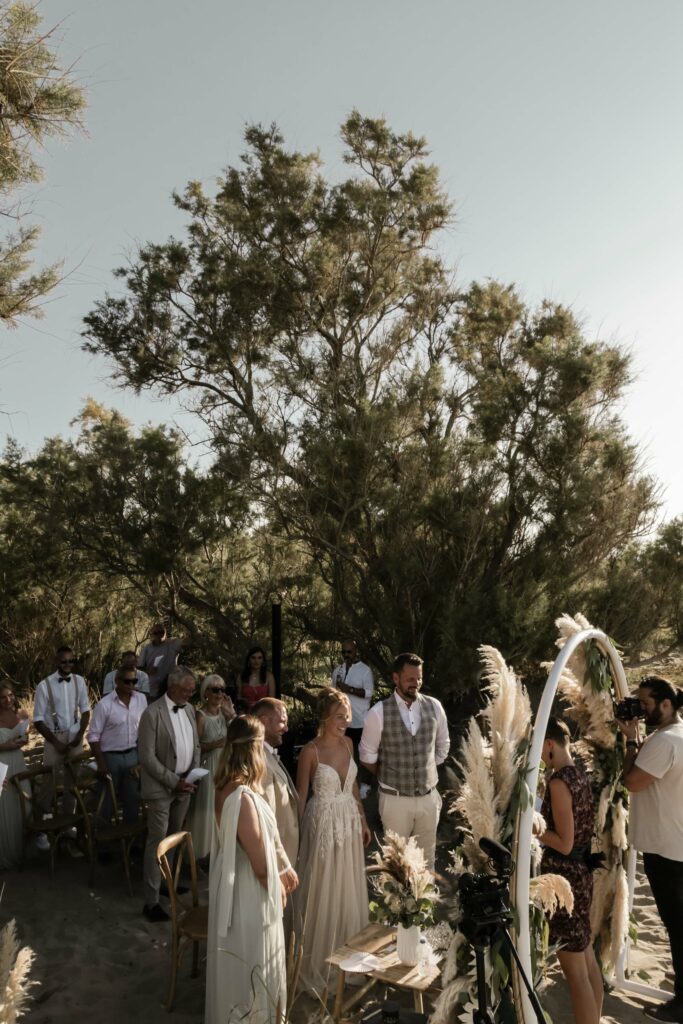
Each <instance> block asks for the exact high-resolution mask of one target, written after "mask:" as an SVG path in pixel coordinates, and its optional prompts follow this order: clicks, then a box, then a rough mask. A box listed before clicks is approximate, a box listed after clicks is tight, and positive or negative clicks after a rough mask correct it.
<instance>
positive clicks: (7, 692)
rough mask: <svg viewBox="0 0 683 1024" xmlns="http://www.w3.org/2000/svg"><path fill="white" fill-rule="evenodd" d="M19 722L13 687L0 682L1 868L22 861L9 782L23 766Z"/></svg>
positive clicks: (20, 823)
mask: <svg viewBox="0 0 683 1024" xmlns="http://www.w3.org/2000/svg"><path fill="white" fill-rule="evenodd" d="M21 721H22V719H21V716H20V715H19V714H18V713H17V701H16V697H15V695H14V690H13V689H12V687H11V686H9V685H8V684H7V683H0V761H2V762H3V764H6V765H7V775H6V776H5V785H4V786H3V788H2V790H0V868H15V867H16V866H17V865H18V864H19V863H20V861H21V847H22V843H23V832H24V826H23V821H22V817H21V806H20V804H19V799H20V798H19V794H18V793H17V791H16V790H15V788H14V786H11V785H10V784H9V780H10V779H11V778H12V776H13V775H18V773H19V772H23V771H24V770H25V768H26V764H25V762H24V755H23V754H22V752H21V748H22V747H23V746H24V745H25V744H26V742H27V741H26V737H23V738H22V737H20V736H17V732H16V728H17V726H18V725H19V723H20V722H21Z"/></svg>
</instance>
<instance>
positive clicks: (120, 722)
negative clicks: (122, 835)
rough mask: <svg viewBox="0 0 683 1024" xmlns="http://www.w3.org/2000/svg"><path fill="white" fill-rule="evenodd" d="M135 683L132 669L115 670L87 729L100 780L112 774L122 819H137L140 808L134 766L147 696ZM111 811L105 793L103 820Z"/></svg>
mask: <svg viewBox="0 0 683 1024" xmlns="http://www.w3.org/2000/svg"><path fill="white" fill-rule="evenodd" d="M136 684H137V675H136V672H135V668H120V669H119V670H118V672H117V673H116V688H115V689H114V690H113V691H112V692H111V693H108V694H107V695H106V696H104V697H103V698H102V700H101V701H98V703H97V704H96V705H95V710H94V711H93V715H92V722H91V724H90V730H89V732H88V742H89V743H90V749H91V750H92V752H93V754H94V755H95V760H96V761H97V773H98V775H99V776H100V777H101V778H102V779H104V777H105V776H106V775H111V778H112V782H113V783H114V791H115V793H116V796H117V798H118V800H119V801H120V803H121V810H122V812H123V820H124V821H125V822H133V821H136V820H137V817H138V814H139V811H140V784H139V782H138V779H137V777H136V775H134V774H133V769H135V768H137V765H138V726H139V725H140V719H141V717H142V712H143V711H144V710H145V708H146V707H147V699H146V697H145V696H144V694H142V693H138V692H137V691H136V688H135V687H136ZM111 813H112V807H111V802H110V799H109V794H108V792H107V794H106V796H105V798H104V801H103V804H102V811H101V818H102V820H103V821H104V822H109V821H110V819H111Z"/></svg>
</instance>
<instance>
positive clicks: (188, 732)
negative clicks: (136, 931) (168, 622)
mask: <svg viewBox="0 0 683 1024" xmlns="http://www.w3.org/2000/svg"><path fill="white" fill-rule="evenodd" d="M194 689H195V678H194V674H193V673H192V672H191V671H190V669H189V668H186V667H185V666H184V665H177V666H176V668H174V669H173V670H172V671H171V672H170V673H169V676H168V688H167V691H166V693H165V694H164V696H163V697H161V698H160V699H159V700H157V701H155V702H154V703H153V704H150V705H149V706H148V707H147V708H146V710H145V711H143V713H142V717H141V718H140V725H139V728H138V758H139V760H140V769H141V773H140V778H141V784H142V799H143V800H144V801H145V802H146V804H147V842H146V844H145V861H144V868H143V874H144V887H145V905H144V907H143V908H142V912H143V914H144V915H145V917H146V918H147V920H148V921H167V920H168V914H167V913H166V911H165V910H164V909H163V908H162V907H161V906H160V905H159V889H160V886H161V872H160V870H159V864H158V862H157V846H158V845H159V843H160V842H161V840H162V839H165V838H166V836H167V835H171V834H172V833H173V832H179V831H180V830H181V829H182V827H183V823H184V821H185V816H186V814H187V811H188V808H189V805H190V796H191V794H192V793H194V789H195V787H194V786H193V785H192V784H191V783H189V782H187V781H186V776H187V775H188V773H189V772H190V771H191V770H192V768H196V767H197V766H198V764H199V757H200V746H199V736H198V735H197V725H196V722H195V713H194V708H193V707H192V705H191V704H190V703H189V700H190V697H191V696H192V694H193V693H194Z"/></svg>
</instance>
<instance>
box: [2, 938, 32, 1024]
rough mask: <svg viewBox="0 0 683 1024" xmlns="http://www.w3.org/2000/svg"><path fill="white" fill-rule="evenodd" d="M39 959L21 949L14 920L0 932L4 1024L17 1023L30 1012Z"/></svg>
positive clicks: (26, 950) (27, 948)
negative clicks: (34, 966) (34, 971)
mask: <svg viewBox="0 0 683 1024" xmlns="http://www.w3.org/2000/svg"><path fill="white" fill-rule="evenodd" d="M34 958H35V954H34V952H33V950H32V949H29V947H28V946H25V947H24V948H23V949H19V942H18V940H17V930H16V925H15V923H14V921H10V922H9V924H8V925H6V926H5V928H4V929H3V930H2V933H0V1024H15V1021H17V1020H18V1019H19V1017H21V1016H22V1015H23V1014H24V1013H25V1012H26V1003H27V1001H28V995H29V989H30V988H31V987H32V986H33V985H35V984H37V983H36V982H34V981H31V980H30V978H29V974H30V971H31V965H32V963H33V960H34Z"/></svg>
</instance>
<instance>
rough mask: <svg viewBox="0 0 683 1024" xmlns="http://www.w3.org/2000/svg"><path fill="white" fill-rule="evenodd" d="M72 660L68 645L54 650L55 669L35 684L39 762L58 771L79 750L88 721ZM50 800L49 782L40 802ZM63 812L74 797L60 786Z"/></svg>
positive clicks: (86, 704) (70, 806)
mask: <svg viewBox="0 0 683 1024" xmlns="http://www.w3.org/2000/svg"><path fill="white" fill-rule="evenodd" d="M75 663H76V659H75V657H74V652H73V651H72V650H71V648H70V647H60V648H59V649H58V651H57V671H56V672H53V673H52V675H50V676H47V677H46V678H45V679H42V680H41V681H40V682H39V683H38V685H37V687H36V697H35V705H34V709H33V724H34V725H35V727H36V729H37V730H38V732H39V733H40V734H41V736H43V738H44V739H45V748H44V751H43V764H44V765H47V766H49V765H55V766H56V767H57V770H58V774H59V775H62V773H63V766H64V764H65V763H66V762H67V761H70V760H71V759H72V758H74V757H76V756H77V755H78V754H80V753H81V752H82V750H83V734H84V733H85V730H86V729H87V727H88V722H89V721H90V704H89V702H88V691H87V688H86V685H85V680H84V679H83V676H79V675H76V673H75V672H74V671H73V667H74V665H75ZM51 801H52V786H51V785H50V786H48V787H47V788H46V789H45V790H44V791H43V796H42V802H44V803H45V805H46V806H47V805H48V803H51ZM62 804H63V810H64V813H65V814H71V813H72V812H73V809H74V806H75V797H74V795H73V794H72V793H71V792H69V789H68V786H65V788H64V798H63V801H62Z"/></svg>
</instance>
